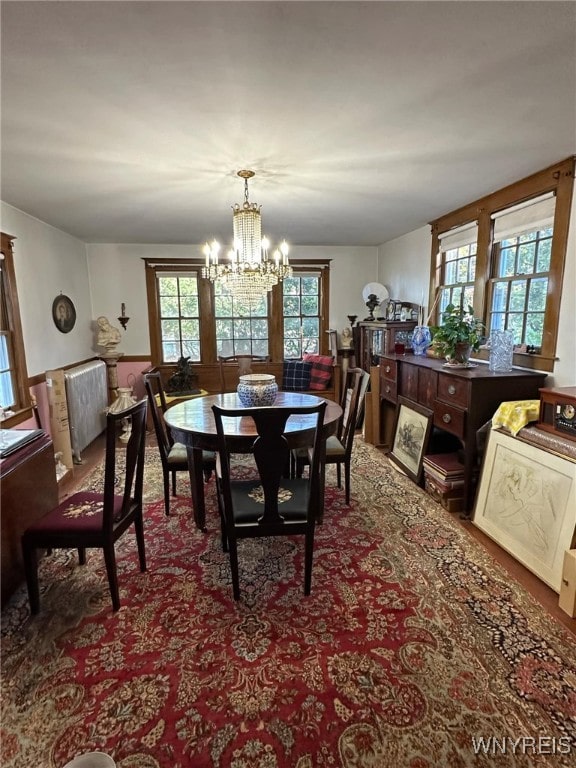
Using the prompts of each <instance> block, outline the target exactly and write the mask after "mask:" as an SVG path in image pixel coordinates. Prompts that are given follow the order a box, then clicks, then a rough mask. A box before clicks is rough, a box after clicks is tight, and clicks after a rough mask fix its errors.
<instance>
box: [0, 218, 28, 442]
mask: <svg viewBox="0 0 576 768" xmlns="http://www.w3.org/2000/svg"><path fill="white" fill-rule="evenodd" d="M13 240H14V238H13V237H11V236H10V235H7V234H5V233H4V232H2V259H1V260H0V405H2V407H3V408H6V409H9V410H11V411H14V414H15V415H14V416H13V417H11V418H8V419H6V420H5V421H4V422H3V426H6V427H11V426H13V425H16V424H18V423H20V422H21V421H24V420H25V419H27V418H28V417H29V416H30V415H31V406H30V391H29V389H28V373H27V369H26V356H25V353H24V340H23V337H22V326H21V324H20V312H19V309H18V291H17V289H16V274H15V271H14V256H13V252H12V242H13Z"/></svg>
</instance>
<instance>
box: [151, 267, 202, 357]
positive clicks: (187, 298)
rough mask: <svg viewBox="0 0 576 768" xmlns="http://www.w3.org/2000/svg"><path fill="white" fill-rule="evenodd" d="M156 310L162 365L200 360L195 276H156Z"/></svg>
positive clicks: (196, 278) (198, 305) (196, 277)
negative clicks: (158, 321)
mask: <svg viewBox="0 0 576 768" xmlns="http://www.w3.org/2000/svg"><path fill="white" fill-rule="evenodd" d="M157 291H158V306H159V308H160V337H161V340H162V362H163V363H175V362H177V361H178V358H180V357H189V358H190V360H191V361H192V362H198V361H199V360H200V304H199V300H198V275H197V274H196V273H194V272H182V273H180V274H179V273H173V274H164V275H158V282H157Z"/></svg>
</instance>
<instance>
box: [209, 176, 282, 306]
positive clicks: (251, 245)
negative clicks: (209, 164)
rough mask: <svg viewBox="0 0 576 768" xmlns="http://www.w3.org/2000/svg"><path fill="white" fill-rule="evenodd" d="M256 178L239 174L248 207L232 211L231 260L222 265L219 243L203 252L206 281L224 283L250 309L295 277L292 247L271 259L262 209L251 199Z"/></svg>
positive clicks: (280, 247)
mask: <svg viewBox="0 0 576 768" xmlns="http://www.w3.org/2000/svg"><path fill="white" fill-rule="evenodd" d="M254 175H255V174H254V171H238V176H240V178H241V179H244V203H243V204H242V205H241V206H240V205H239V204H238V203H236V205H234V206H233V207H232V224H233V234H234V241H233V245H232V248H231V249H230V250H229V251H228V256H227V258H226V259H225V260H222V261H220V257H219V254H220V243H218V242H217V241H216V240H213V241H212V242H211V243H206V245H205V246H204V248H203V249H202V252H203V253H204V256H205V258H206V265H205V266H204V267H202V277H205V278H208V279H209V280H211V281H212V282H214V281H216V280H221V281H222V282H223V283H224V284H225V285H226V287H227V288H228V289H229V290H230V292H231V293H232V294H233V295H234V297H235V298H237V299H240V300H242V301H245V302H247V303H249V304H250V305H254V304H257V303H258V302H259V301H260V300H261V299H262V298H263V297H264V296H266V294H267V293H268V291H271V290H272V288H273V287H274V286H275V285H277V284H278V283H279V282H280V281H282V280H283V279H284V278H285V277H290V276H291V274H292V267H291V266H290V264H289V262H288V250H289V249H288V243H287V242H286V241H285V240H283V241H282V242H281V243H280V245H279V247H278V248H277V249H276V250H274V252H273V253H272V257H270V255H269V249H270V241H269V240H268V238H267V237H262V217H261V215H260V208H261V206H259V205H257V204H256V203H251V202H250V201H249V199H248V179H251V178H252V177H253V176H254Z"/></svg>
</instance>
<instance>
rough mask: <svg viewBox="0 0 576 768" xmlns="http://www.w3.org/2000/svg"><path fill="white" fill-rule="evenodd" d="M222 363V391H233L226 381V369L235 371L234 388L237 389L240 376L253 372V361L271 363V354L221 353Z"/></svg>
mask: <svg viewBox="0 0 576 768" xmlns="http://www.w3.org/2000/svg"><path fill="white" fill-rule="evenodd" d="M218 362H219V363H220V391H221V392H222V393H224V392H228V391H232V390H230V384H228V383H227V381H226V378H227V377H226V371H230V370H233V371H234V372H235V377H236V379H235V382H234V385H233V387H232V389H235V388H236V386H237V384H238V379H239V378H240V376H245V375H246V374H248V373H252V363H269V362H270V355H219V356H218Z"/></svg>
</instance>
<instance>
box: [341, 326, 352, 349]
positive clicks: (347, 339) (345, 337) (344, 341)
mask: <svg viewBox="0 0 576 768" xmlns="http://www.w3.org/2000/svg"><path fill="white" fill-rule="evenodd" d="M340 346H341V347H342V349H349V348H350V347H351V346H352V329H351V328H348V327H346V328H344V330H343V331H342V333H341V334H340Z"/></svg>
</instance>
